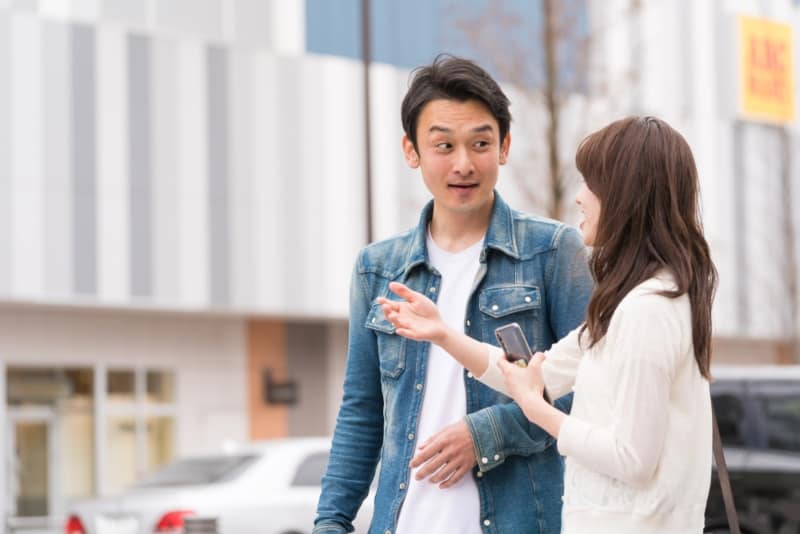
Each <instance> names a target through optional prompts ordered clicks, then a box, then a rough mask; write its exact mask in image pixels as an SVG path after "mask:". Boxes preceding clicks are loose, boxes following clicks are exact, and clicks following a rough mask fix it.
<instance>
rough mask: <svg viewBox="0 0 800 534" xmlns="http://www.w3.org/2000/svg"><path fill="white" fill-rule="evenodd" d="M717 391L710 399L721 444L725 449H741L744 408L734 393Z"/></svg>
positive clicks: (739, 397)
mask: <svg viewBox="0 0 800 534" xmlns="http://www.w3.org/2000/svg"><path fill="white" fill-rule="evenodd" d="M718 389H722V390H721V391H717V392H716V393H715V394H714V396H713V397H712V399H711V402H712V404H713V405H714V415H716V417H717V425H718V426H719V435H720V438H721V439H722V444H723V445H725V446H726V447H737V446H739V447H743V446H744V432H742V424H743V423H744V406H743V404H742V398H741V396H740V395H738V394H737V393H736V392H735V391H732V390H730V389H728V388H724V389H723V388H718Z"/></svg>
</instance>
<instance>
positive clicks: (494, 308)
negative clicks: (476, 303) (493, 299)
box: [492, 304, 500, 311]
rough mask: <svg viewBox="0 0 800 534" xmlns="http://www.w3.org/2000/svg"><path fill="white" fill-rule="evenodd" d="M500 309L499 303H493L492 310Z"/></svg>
mask: <svg viewBox="0 0 800 534" xmlns="http://www.w3.org/2000/svg"><path fill="white" fill-rule="evenodd" d="M499 309H500V306H498V305H497V304H492V311H497V310H499Z"/></svg>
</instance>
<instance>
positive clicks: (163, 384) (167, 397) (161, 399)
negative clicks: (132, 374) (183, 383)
mask: <svg viewBox="0 0 800 534" xmlns="http://www.w3.org/2000/svg"><path fill="white" fill-rule="evenodd" d="M146 378H147V401H148V402H156V403H170V402H175V375H174V373H172V372H169V371H147V373H146Z"/></svg>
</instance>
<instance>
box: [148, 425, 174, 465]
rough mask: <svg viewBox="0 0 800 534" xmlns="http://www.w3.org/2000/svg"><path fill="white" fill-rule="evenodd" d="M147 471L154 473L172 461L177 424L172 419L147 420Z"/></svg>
mask: <svg viewBox="0 0 800 534" xmlns="http://www.w3.org/2000/svg"><path fill="white" fill-rule="evenodd" d="M146 426H147V471H148V472H152V471H154V470H155V469H157V468H159V467H161V466H162V465H164V464H165V463H167V462H169V461H170V460H172V457H173V456H174V451H173V442H174V440H173V439H172V438H173V435H174V432H175V422H174V419H173V418H172V417H149V418H148V419H147V425H146Z"/></svg>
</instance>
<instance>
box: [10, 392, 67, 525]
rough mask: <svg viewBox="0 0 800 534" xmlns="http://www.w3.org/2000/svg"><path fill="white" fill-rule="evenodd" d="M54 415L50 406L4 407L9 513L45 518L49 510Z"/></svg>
mask: <svg viewBox="0 0 800 534" xmlns="http://www.w3.org/2000/svg"><path fill="white" fill-rule="evenodd" d="M54 422H55V415H54V413H53V411H52V410H51V409H48V408H43V407H26V408H21V409H15V408H10V409H9V410H8V422H7V425H8V426H7V428H6V435H7V437H8V451H9V456H8V466H7V476H8V478H9V480H8V487H9V490H10V491H9V494H10V495H9V505H10V506H9V513H8V515H9V516H10V517H13V518H15V519H18V520H22V521H21V522H22V523H27V521H25V519H26V518H31V519H33V518H46V517H47V516H49V515H51V514H52V513H53V511H54V510H53V507H54V506H53V505H54V501H55V497H56V488H55V480H54V476H55V473H56V466H55V465H54V460H55V458H54V457H55V454H54V452H55V439H56V436H55V424H54Z"/></svg>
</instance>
